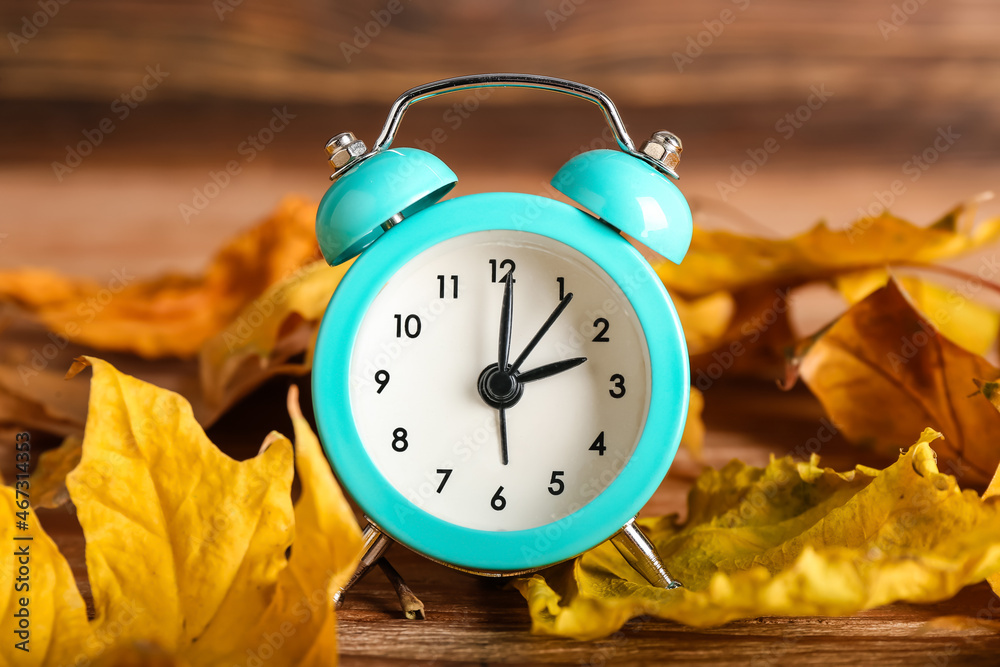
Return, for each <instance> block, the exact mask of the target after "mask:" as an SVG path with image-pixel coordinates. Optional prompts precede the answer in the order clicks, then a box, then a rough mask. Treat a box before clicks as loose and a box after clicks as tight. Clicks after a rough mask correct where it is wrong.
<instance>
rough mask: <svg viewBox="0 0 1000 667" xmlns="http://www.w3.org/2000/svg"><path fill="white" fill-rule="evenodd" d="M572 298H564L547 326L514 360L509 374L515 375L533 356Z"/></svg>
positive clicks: (546, 321)
mask: <svg viewBox="0 0 1000 667" xmlns="http://www.w3.org/2000/svg"><path fill="white" fill-rule="evenodd" d="M572 298H573V293H572V292H570V293H569V294H567V295H566V296H564V297H563V299H562V301H560V302H559V305H558V306H556V309H555V310H553V311H552V314H551V315H549V319H547V320H545V324H543V325H542V328H541V329H539V330H538V332H537V333H536V334H535V335H534V337H533V338H532V339H531V340H530V341H529V342H528V345H527V347H525V348H524V351H523V352H521V354H519V355H518V356H517V359H515V360H514V363H513V365H511V367H510V370H509V371H508V372H510V373H513V372H515V371H516V370H517V369H518V368H520V367H521V364H523V363H524V360H525V359H527V358H528V355H529V354H531V351H532V350H534V349H535V346H536V345H538V341H540V340H541V339H542V336H544V335H545V332H547V331H548V330H549V328H550V327H551V326H552V325H553V323H555V321H556V319H558V317H559V316H560V315H561V314H562V311H564V310H566V306H568V305H569V302H570V300H571V299H572Z"/></svg>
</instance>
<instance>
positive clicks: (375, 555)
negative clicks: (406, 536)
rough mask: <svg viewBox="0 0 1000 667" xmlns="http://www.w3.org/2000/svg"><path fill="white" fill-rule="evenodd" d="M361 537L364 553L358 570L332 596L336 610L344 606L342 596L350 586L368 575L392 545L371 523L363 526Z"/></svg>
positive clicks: (386, 536)
mask: <svg viewBox="0 0 1000 667" xmlns="http://www.w3.org/2000/svg"><path fill="white" fill-rule="evenodd" d="M361 535H362V537H363V538H364V540H365V541H364V552H363V553H362V555H361V562H359V563H358V569H357V570H355V571H354V576H352V577H351V578H350V579H349V580H348V582H347V583H346V584H344V585H343V586H342V587H341V589H340V590H339V591H337V592H336V593H334V594H333V603H334V604H335V605H336V606H337V608H338V609H339V608H340V606H341V605H342V604H344V595H345V594H346V593H347V591H349V590H350V589H351V586H353V585H354V584H356V583H358V582H359V581H361V578H362V577H364V576H365V575H366V574H368V571H369V570H370V569H372V567H374V566H375V563H377V562H378V561H379V559H380V558H382V555H383V554H385V551H386V549H388V548H389V547H390V546H391V545H392V540H391V539H390V538H389V536H388V535H386V534H385V533H383V532H382V531H381V530H379V529H378V528H376V527H375V525H374V524H372V523H371V522H369V523H368V524H367V525H365V527H364V530H363V531H362V533H361Z"/></svg>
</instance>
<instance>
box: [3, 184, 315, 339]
mask: <svg viewBox="0 0 1000 667" xmlns="http://www.w3.org/2000/svg"><path fill="white" fill-rule="evenodd" d="M315 215H316V205H315V204H311V203H307V202H305V201H303V200H300V199H295V198H288V199H286V200H284V201H283V202H282V203H281V205H280V206H279V207H278V210H277V211H275V213H274V214H273V215H272V216H271V217H270V218H268V219H267V220H265V221H263V222H262V223H260V224H259V225H257V226H256V227H253V228H252V229H250V230H248V231H246V232H244V233H242V234H240V235H239V236H237V237H236V238H234V239H233V240H231V241H230V242H229V243H227V244H226V245H225V246H224V247H223V248H222V249H221V250H219V251H218V252H217V253H216V254H215V256H214V257H213V258H212V261H211V262H210V264H209V266H208V268H207V269H206V270H205V272H204V274H202V275H200V276H197V277H194V276H181V275H167V276H163V277H160V278H154V279H140V278H138V277H137V276H135V275H133V274H132V273H131V272H130V270H129V269H128V268H122V269H116V270H115V271H112V272H111V274H109V275H108V276H107V277H106V278H105V279H104V280H94V279H90V278H70V277H67V276H63V275H61V274H58V273H56V272H54V271H51V270H48V269H17V270H12V271H4V272H0V300H6V301H10V302H13V303H16V304H17V305H19V306H20V307H21V308H23V309H25V310H27V311H28V312H30V313H32V314H34V315H35V316H37V317H38V318H39V319H41V321H42V322H44V323H45V325H46V326H47V327H48V328H49V329H50V330H51V331H52V332H54V333H55V334H56V335H58V336H60V337H64V339H69V340H71V341H74V342H78V343H82V344H85V345H89V346H92V347H94V348H97V349H102V350H114V351H123V352H134V353H136V354H139V355H141V356H143V357H147V358H157V357H164V356H179V357H188V356H191V355H194V354H196V353H197V352H198V350H199V349H200V348H201V346H202V344H203V343H204V342H205V341H206V340H207V339H208V338H210V337H211V336H213V335H215V334H216V333H217V332H219V331H221V330H222V329H223V327H225V326H226V325H227V324H229V323H230V322H231V321H232V320H233V318H234V317H235V316H236V314H237V313H239V312H240V310H242V309H243V308H244V306H246V304H247V303H249V302H250V301H251V300H253V298H254V297H256V296H258V295H259V294H261V293H262V292H264V291H265V290H266V289H267V288H268V287H269V286H270V285H272V284H274V283H275V282H277V281H279V280H281V279H282V278H284V277H285V276H288V275H289V274H292V273H294V272H295V271H296V270H297V269H298V268H299V267H300V266H302V265H303V264H305V263H307V262H309V261H311V260H313V259H315V258H316V257H317V255H318V250H317V247H316V239H315V234H314V231H313V227H314V225H315Z"/></svg>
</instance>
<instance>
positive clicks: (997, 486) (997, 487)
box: [975, 380, 1000, 595]
mask: <svg viewBox="0 0 1000 667" xmlns="http://www.w3.org/2000/svg"><path fill="white" fill-rule="evenodd" d="M975 383H976V387H977V388H978V389H979V391H980V393H982V395H983V397H984V398H986V400H988V401H989V402H990V404H991V405H993V407H994V408H996V409H997V410H1000V382H983V381H981V380H975ZM997 496H1000V467H997V470H996V472H995V473H993V479H992V480H990V484H989V486H987V487H986V491H985V492H984V493H983V500H985V499H986V498H995V497H997ZM988 581H989V582H990V586H992V587H993V592H994V593H996V594H997V595H1000V573H997V574H994V575H992V576H990V577H989V579H988Z"/></svg>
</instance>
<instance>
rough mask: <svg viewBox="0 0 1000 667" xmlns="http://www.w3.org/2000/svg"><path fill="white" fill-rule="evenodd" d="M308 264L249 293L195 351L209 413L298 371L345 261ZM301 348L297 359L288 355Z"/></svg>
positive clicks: (306, 365) (308, 363) (304, 368)
mask: <svg viewBox="0 0 1000 667" xmlns="http://www.w3.org/2000/svg"><path fill="white" fill-rule="evenodd" d="M350 265H351V263H350V262H347V263H345V264H342V265H340V266H338V267H330V266H328V265H327V264H326V262H324V261H318V262H314V263H312V264H308V265H306V266H304V267H302V268H301V269H299V270H298V271H296V272H295V273H294V274H292V275H291V276H288V277H287V278H285V279H284V280H282V281H280V282H278V283H276V284H275V285H273V286H272V287H271V288H269V289H268V290H267V291H265V292H264V293H263V294H261V295H260V296H259V297H257V298H256V299H254V300H253V301H252V302H251V303H250V304H248V305H247V307H246V308H244V309H243V311H242V312H241V313H240V314H239V315H238V316H237V317H236V319H234V320H233V321H232V322H231V323H230V324H229V325H228V326H227V327H226V328H225V329H223V330H222V331H221V332H219V333H218V334H216V335H215V336H213V337H212V338H211V339H209V340H208V341H206V342H205V345H204V346H203V347H202V349H201V352H200V353H199V356H198V364H199V373H200V376H201V388H202V398H203V401H204V405H205V408H206V410H207V411H208V412H209V413H210V414H211V415H212V416H214V415H216V414H219V413H221V412H224V411H225V410H226V409H228V407H229V406H230V405H232V404H233V403H234V402H236V401H237V400H239V399H240V398H242V397H243V396H245V395H246V394H248V393H249V392H250V391H252V390H253V389H255V388H256V387H258V386H260V385H261V384H262V383H263V382H264V381H265V380H266V379H267V378H269V377H272V376H274V375H277V374H285V375H302V374H305V373H307V372H308V371H309V369H310V368H311V367H312V351H313V347H314V345H315V337H316V332H317V331H318V329H319V322H320V320H321V319H322V318H323V313H324V312H325V311H326V305H327V303H329V301H330V297H331V296H333V292H334V290H336V288H337V285H338V284H340V280H341V278H343V276H344V273H346V271H347V269H348V268H349V267H350ZM302 353H305V357H304V359H302V360H301V361H296V362H290V361H289V360H290V359H291V358H292V357H295V356H297V355H300V354H302Z"/></svg>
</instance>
